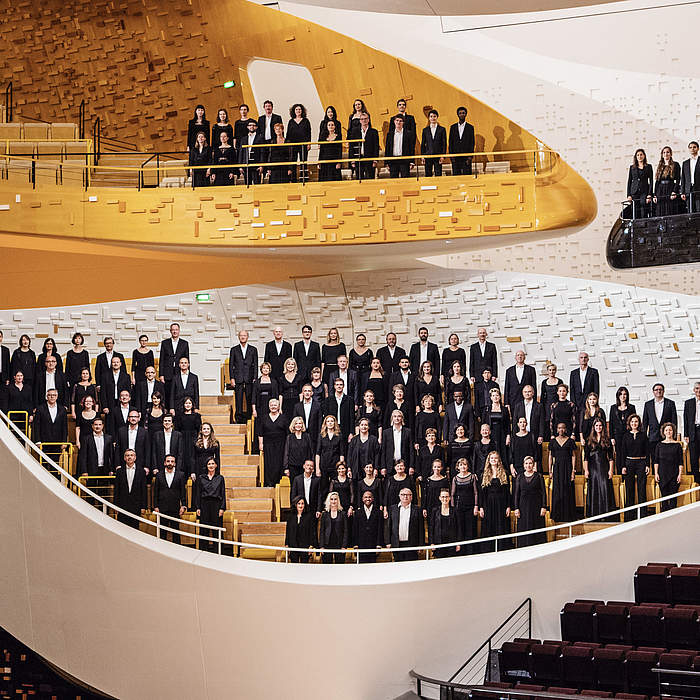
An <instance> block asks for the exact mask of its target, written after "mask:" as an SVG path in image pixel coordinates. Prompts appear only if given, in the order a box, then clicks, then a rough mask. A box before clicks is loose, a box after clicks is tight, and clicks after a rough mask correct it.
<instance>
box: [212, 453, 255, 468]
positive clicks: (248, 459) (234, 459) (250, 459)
mask: <svg viewBox="0 0 700 700" xmlns="http://www.w3.org/2000/svg"><path fill="white" fill-rule="evenodd" d="M221 466H224V467H246V466H251V467H252V466H255V467H259V466H260V455H226V457H222V458H221Z"/></svg>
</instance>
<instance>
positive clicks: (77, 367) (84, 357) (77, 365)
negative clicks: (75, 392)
mask: <svg viewBox="0 0 700 700" xmlns="http://www.w3.org/2000/svg"><path fill="white" fill-rule="evenodd" d="M71 343H73V347H72V348H71V349H70V350H69V351H68V352H67V353H66V370H65V375H66V380H67V381H68V388H69V390H70V389H72V388H73V387H74V386H75V385H76V384H77V383H78V382H79V381H80V372H81V371H82V369H83V368H84V367H87V368H88V369H90V355H89V354H88V351H87V350H86V349H85V348H84V347H83V346H84V345H85V338H83V334H82V333H73V337H72V338H71Z"/></svg>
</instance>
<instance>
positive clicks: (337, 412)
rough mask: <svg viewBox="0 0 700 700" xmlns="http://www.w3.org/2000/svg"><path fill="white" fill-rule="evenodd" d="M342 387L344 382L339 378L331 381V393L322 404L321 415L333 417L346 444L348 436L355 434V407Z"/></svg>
mask: <svg viewBox="0 0 700 700" xmlns="http://www.w3.org/2000/svg"><path fill="white" fill-rule="evenodd" d="M344 387H345V382H344V381H343V380H342V379H341V378H340V377H336V378H335V379H334V380H333V393H332V394H330V395H329V396H328V398H327V399H326V400H325V402H324V405H323V415H324V416H335V419H336V420H337V421H338V424H339V427H340V436H341V438H342V439H343V440H344V441H345V442H348V436H349V435H352V434H353V433H354V432H355V420H354V418H355V406H354V405H353V402H352V399H351V398H350V397H349V396H347V394H345V392H344ZM316 439H318V436H317V438H316ZM311 444H313V440H312V441H311Z"/></svg>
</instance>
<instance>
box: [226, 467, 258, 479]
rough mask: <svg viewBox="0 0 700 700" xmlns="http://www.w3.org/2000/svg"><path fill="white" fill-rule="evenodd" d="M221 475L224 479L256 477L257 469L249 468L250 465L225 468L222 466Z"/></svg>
mask: <svg viewBox="0 0 700 700" xmlns="http://www.w3.org/2000/svg"><path fill="white" fill-rule="evenodd" d="M220 472H221V474H222V475H223V476H224V478H226V477H229V476H231V477H234V476H247V477H250V476H255V477H257V475H258V467H256V466H254V465H253V466H251V465H245V464H244V465H242V466H227V465H225V464H224V465H222V466H221V469H220Z"/></svg>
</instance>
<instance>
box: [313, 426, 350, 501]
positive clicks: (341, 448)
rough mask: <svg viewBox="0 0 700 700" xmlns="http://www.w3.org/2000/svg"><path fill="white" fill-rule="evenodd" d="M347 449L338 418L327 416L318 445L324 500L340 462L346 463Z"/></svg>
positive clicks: (318, 462)
mask: <svg viewBox="0 0 700 700" xmlns="http://www.w3.org/2000/svg"><path fill="white" fill-rule="evenodd" d="M345 447H346V443H345V440H343V439H342V437H341V433H340V426H339V425H338V421H337V420H336V417H335V416H326V417H325V418H324V419H323V424H322V425H321V434H320V435H319V436H318V441H317V444H316V476H318V477H320V478H321V484H320V489H319V490H320V492H321V497H322V498H324V497H325V495H326V494H327V493H328V486H329V484H330V481H331V479H332V478H333V477H334V476H335V474H336V473H337V471H336V468H337V464H338V462H344V461H345Z"/></svg>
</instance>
